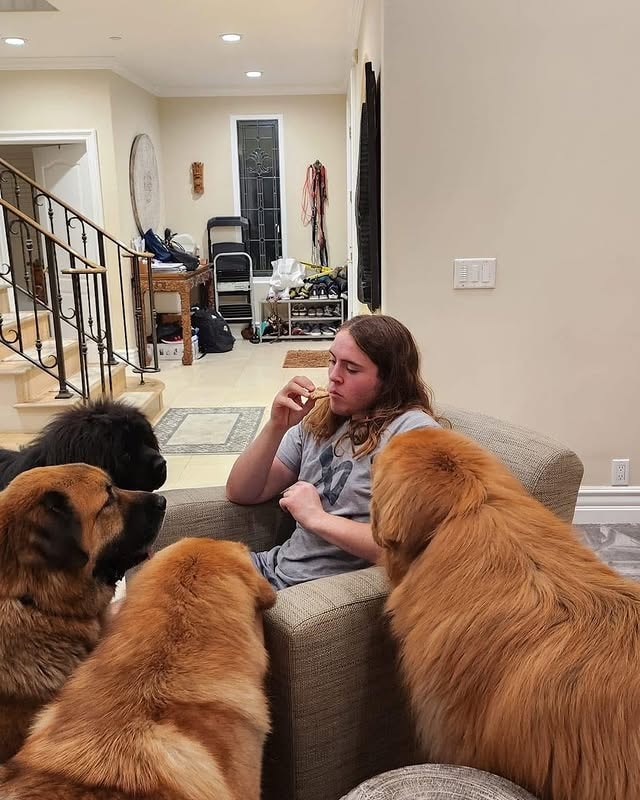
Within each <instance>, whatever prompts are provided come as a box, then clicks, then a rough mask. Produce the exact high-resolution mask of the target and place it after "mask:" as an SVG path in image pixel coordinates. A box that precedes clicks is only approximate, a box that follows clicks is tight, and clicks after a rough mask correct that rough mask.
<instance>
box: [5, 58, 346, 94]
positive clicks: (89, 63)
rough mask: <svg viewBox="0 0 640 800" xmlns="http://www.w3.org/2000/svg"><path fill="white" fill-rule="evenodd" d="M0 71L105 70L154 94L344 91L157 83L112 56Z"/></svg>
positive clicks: (18, 64) (12, 65) (8, 65)
mask: <svg viewBox="0 0 640 800" xmlns="http://www.w3.org/2000/svg"><path fill="white" fill-rule="evenodd" d="M0 70H16V71H18V70H40V71H46V70H107V71H110V72H114V73H115V74H116V75H119V76H120V77H121V78H124V79H125V80H128V81H130V82H131V83H134V84H135V85H136V86H138V87H140V88H141V89H144V90H145V91H146V92H149V94H152V95H154V96H155V97H260V96H266V97H271V96H274V95H321V94H337V95H341V94H346V91H347V89H346V83H345V85H344V86H336V85H329V86H305V85H302V86H268V85H267V86H251V87H247V88H233V89H224V88H220V87H208V86H158V85H155V84H152V83H150V82H149V81H146V80H145V79H144V78H141V77H140V76H139V75H137V74H136V73H135V72H132V71H131V70H129V69H128V68H127V67H124V66H122V64H120V63H119V62H118V61H117V59H115V58H112V57H104V58H103V57H89V58H75V57H65V56H62V57H56V58H22V57H21V58H0Z"/></svg>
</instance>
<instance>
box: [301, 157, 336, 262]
mask: <svg viewBox="0 0 640 800" xmlns="http://www.w3.org/2000/svg"><path fill="white" fill-rule="evenodd" d="M327 202H328V196H327V170H326V169H325V167H324V165H323V164H322V163H321V162H320V161H318V160H316V161H314V162H313V164H309V166H308V167H307V175H306V178H305V182H304V187H303V189H302V224H303V225H311V260H312V261H313V262H314V263H315V264H319V265H320V266H323V267H326V266H327V264H328V263H329V253H328V247H327V235H326V232H325V205H326V203H327Z"/></svg>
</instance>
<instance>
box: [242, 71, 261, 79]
mask: <svg viewBox="0 0 640 800" xmlns="http://www.w3.org/2000/svg"><path fill="white" fill-rule="evenodd" d="M245 74H246V76H247V78H261V77H262V73H261V72H260V71H259V70H257V69H252V70H250V71H249V72H247V73H245Z"/></svg>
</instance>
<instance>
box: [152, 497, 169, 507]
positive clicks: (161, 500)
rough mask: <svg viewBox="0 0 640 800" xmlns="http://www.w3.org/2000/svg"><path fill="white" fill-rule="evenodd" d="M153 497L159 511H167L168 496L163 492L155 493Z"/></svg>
mask: <svg viewBox="0 0 640 800" xmlns="http://www.w3.org/2000/svg"><path fill="white" fill-rule="evenodd" d="M153 498H154V500H155V502H156V505H157V506H158V510H159V511H166V508H167V498H166V497H165V496H164V495H162V494H154V495H153Z"/></svg>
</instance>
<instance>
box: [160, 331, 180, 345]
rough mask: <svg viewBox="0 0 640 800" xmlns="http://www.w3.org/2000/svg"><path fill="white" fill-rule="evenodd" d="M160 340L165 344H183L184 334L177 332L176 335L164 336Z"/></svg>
mask: <svg viewBox="0 0 640 800" xmlns="http://www.w3.org/2000/svg"><path fill="white" fill-rule="evenodd" d="M160 341H161V342H162V343H163V344H182V336H181V335H180V334H178V333H176V334H175V336H163V337H162V338H161V339H160Z"/></svg>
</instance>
